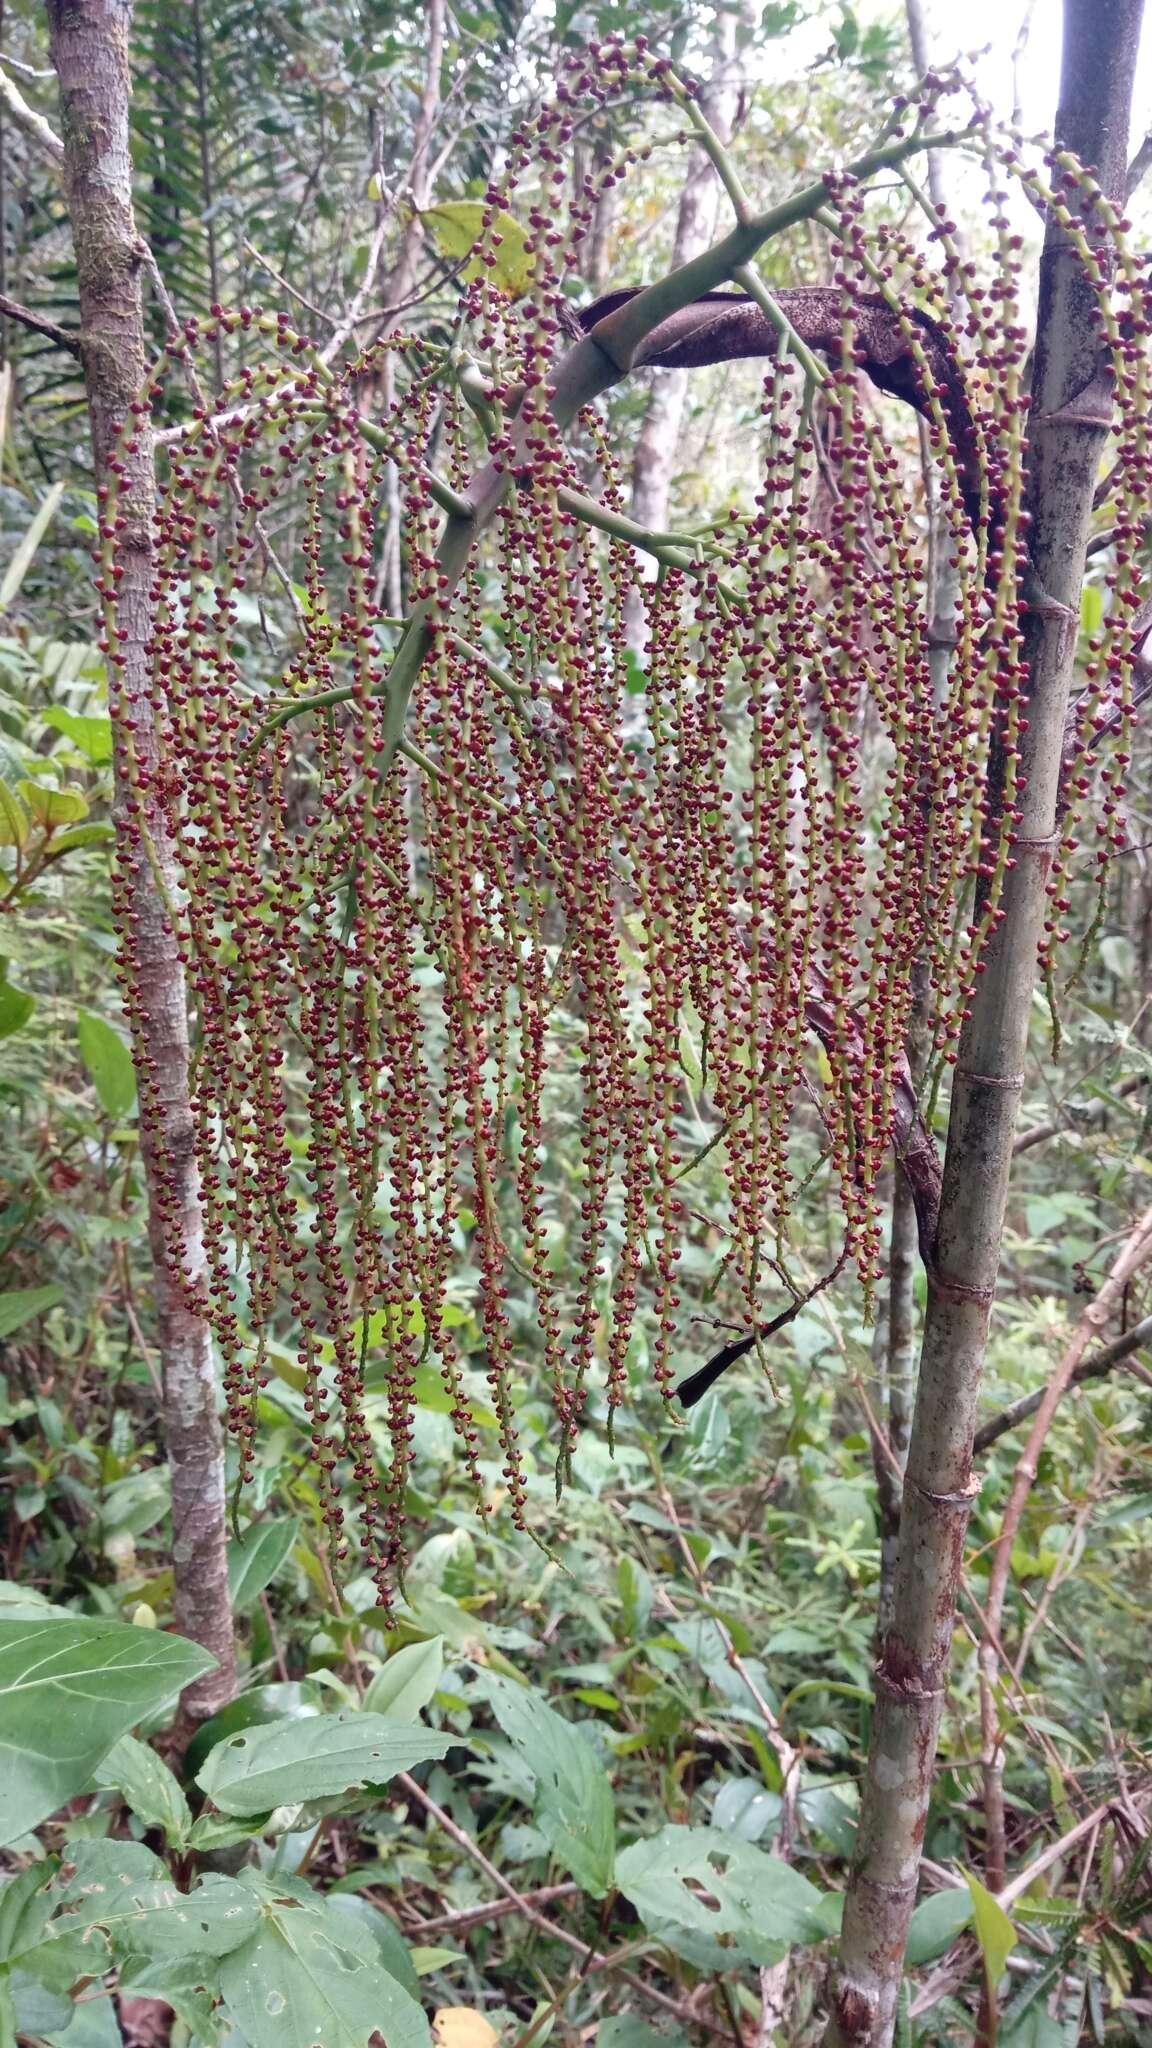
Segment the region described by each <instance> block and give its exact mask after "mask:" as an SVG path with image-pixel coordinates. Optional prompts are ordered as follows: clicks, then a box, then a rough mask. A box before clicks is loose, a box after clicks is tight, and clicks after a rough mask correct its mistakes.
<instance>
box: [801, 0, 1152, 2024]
mask: <svg viewBox="0 0 1152 2048" xmlns="http://www.w3.org/2000/svg"><path fill="white" fill-rule="evenodd" d="M1142 10H1143V0H1065V8H1064V55H1063V63H1062V71H1061V86H1060V107H1059V112H1058V115H1057V122H1056V136H1057V143H1058V145H1059V146H1060V147H1062V148H1065V149H1069V150H1071V151H1073V152H1074V153H1075V155H1077V156H1078V157H1079V158H1080V160H1081V161H1082V162H1083V163H1085V164H1087V165H1090V166H1093V167H1095V170H1096V175H1097V178H1098V180H1099V183H1100V185H1101V186H1102V188H1103V190H1104V191H1105V192H1106V193H1108V194H1110V195H1112V196H1113V197H1115V198H1118V199H1119V200H1120V202H1121V204H1123V199H1124V191H1125V170H1126V157H1127V138H1128V120H1129V110H1130V104H1131V92H1132V80H1133V76H1134V74H1135V69H1136V54H1137V47H1138V43H1139V34H1140V21H1141V15H1142ZM1110 418H1111V391H1110V386H1109V383H1108V380H1107V377H1106V376H1105V374H1104V373H1103V370H1102V365H1101V357H1100V341H1099V336H1098V326H1097V320H1096V314H1095V302H1094V297H1093V294H1092V291H1091V288H1090V287H1089V286H1088V284H1087V283H1086V281H1085V280H1084V277H1083V274H1082V272H1081V269H1080V265H1079V261H1078V258H1077V257H1076V255H1075V252H1074V250H1073V249H1072V247H1071V245H1070V243H1069V241H1068V239H1067V237H1066V236H1065V234H1064V232H1063V231H1062V230H1061V228H1060V227H1059V225H1058V224H1057V223H1056V222H1055V221H1050V222H1049V224H1048V228H1047V232H1046V235H1045V241H1044V250H1043V255H1042V258H1041V269H1040V294H1039V311H1038V317H1037V332H1036V351H1035V360H1034V369H1033V378H1032V412H1031V426H1030V435H1029V439H1030V455H1029V487H1028V503H1029V510H1030V512H1031V515H1032V529H1031V531H1032V546H1031V571H1032V587H1031V590H1030V592H1029V594H1028V595H1029V602H1030V611H1029V617H1028V621H1027V631H1026V635H1025V649H1026V656H1027V663H1028V676H1029V681H1028V687H1027V690H1026V692H1025V696H1026V702H1025V704H1024V706H1023V707H1022V708H1023V709H1024V711H1025V714H1026V716H1027V719H1028V726H1027V731H1026V733H1025V734H1024V736H1023V739H1022V744H1021V762H1020V765H1021V769H1022V776H1023V782H1024V788H1023V794H1022V796H1021V798H1020V803H1019V810H1020V819H1019V827H1018V832H1017V836H1016V841H1015V847H1014V853H1015V867H1014V868H1013V869H1012V870H1011V871H1010V873H1009V874H1008V877H1007V880H1006V884H1005V889H1004V894H1003V897H1002V900H1001V907H1002V916H1001V921H1000V923H999V926H998V928H997V930H996V932H995V934H994V936H993V937H992V939H991V940H990V942H989V944H988V947H987V949H986V952H985V956H984V963H985V964H984V971H983V973H982V974H981V976H980V978H979V981H978V983H977V988H976V992H975V994H974V997H973V1000H972V1004H971V1011H970V1015H969V1017H968V1021H967V1022H966V1024H965V1026H964V1030H963V1033H962V1036H961V1040H960V1050H959V1062H958V1065H957V1067H956V1069H955V1074H954V1081H953V1090H952V1108H951V1117H950V1122H949V1131H948V1147H947V1153H946V1157H945V1164H944V1183H943V1189H942V1196H941V1207H940V1217H939V1223H938V1227H937V1232H936V1238H935V1244H934V1246H933V1248H932V1257H931V1261H930V1268H929V1295H928V1310H927V1316H926V1320H925V1330H924V1342H923V1348H922V1351H921V1359H920V1376H919V1384H918V1388H917V1396H916V1407H915V1414H914V1418H913V1426H912V1440H911V1446H910V1449H909V1456H908V1468H907V1475H906V1480H905V1488H904V1509H903V1520H902V1526H901V1538H900V1562H899V1567H898V1572H897V1579H896V1587H895V1612H894V1617H893V1622H892V1626H891V1628H890V1629H889V1631H888V1634H887V1637H886V1639H885V1642H884V1646H883V1649H882V1652H881V1656H880V1661H879V1665H878V1668H877V1673H876V1688H875V1713H874V1719H873V1728H872V1742H871V1749H870V1753H869V1758H868V1769H867V1774H866V1779H865V1785H864V1797H863V1804H862V1809H861V1815H860V1827H859V1833H858V1838H857V1851H856V1856H855V1860H854V1864H853V1870H852V1875H851V1879H850V1883H849V1888H848V1896H847V1900H846V1903H845V1913H844V1927H843V1933H842V1936H841V1941H840V1950H839V1956H838V1959H837V1963H836V1966H835V1970H834V1975H833V1981H832V1985H831V1998H830V2017H829V2021H828V2028H827V2032H826V2035H825V2040H826V2043H827V2044H828V2048H887V2044H888V2043H889V2042H890V2041H891V2039H892V2035H893V2029H894V2025H895V2019H896V2011H897V2002H898V1999H899V1992H900V1983H901V1978H902V1975H903V1962H904V1949H905V1944H906V1940H907V1933H908V1922H909V1918H910V1916H911V1912H912V1907H913V1904H914V1902H915V1897H916V1885H917V1877H918V1873H919V1866H920V1855H921V1846H922V1842H923V1836H924V1828H925V1823H926V1820H927V1814H928V1802H929V1797H930V1794H931V1789H932V1770H933V1763H934V1760H935V1754H936V1740H937V1734H938V1730H939V1724H940V1716H941V1712H942V1709H943V1705H944V1695H945V1685H946V1679H947V1671H948V1658H949V1651H950V1647H951V1640H952V1629H953V1623H954V1615H955V1607H956V1599H957V1594H958V1589H959V1584H960V1574H961V1570H962V1566H963V1557H964V1538H965V1532H966V1530H967V1526H968V1516H969V1512H970V1509H971V1505H972V1499H973V1494H974V1492H975V1487H974V1484H973V1480H972V1441H973V1436H974V1434H975V1426H976V1406H977V1398H978V1394H979V1387H980V1375H981V1369H982V1366H983V1361H984V1352H985V1347H986V1343H987V1335H988V1320H989V1313H990V1310H991V1305H992V1300H993V1296H994V1293H995V1287H996V1276H997V1269H998V1266H999V1260H1000V1246H1001V1237H1002V1232H1003V1224H1004V1210H1005V1203H1006V1199H1007V1192H1008V1177H1009V1171H1010V1167H1011V1161H1012V1139H1013V1133H1014V1130H1015V1125H1016V1116H1017V1110H1018V1107H1019V1101H1020V1091H1021V1088H1022V1085H1023V1066H1024V1059H1025V1053H1026V1049H1027V1040H1028V1023H1029V1016H1030V1012H1031V1003H1032V990H1033V987H1034V984H1035V980H1036V963H1037V951H1038V947H1039V944H1040V940H1041V936H1042V931H1043V926H1044V920H1045V915H1046V908H1047V902H1048V898H1047V896H1046V894H1045V887H1046V883H1047V879H1048V872H1049V868H1050V866H1051V862H1052V858H1053V854H1054V852H1055V850H1056V847H1057V843H1058V836H1059V835H1058V818H1057V804H1058V793H1059V776H1060V762H1061V748H1062V742H1063V734H1064V721H1065V715H1066V711H1067V705H1068V697H1069V689H1070V684H1071V679H1072V667H1073V659H1074V655H1075V649H1076V637H1077V629H1078V625H1079V617H1080V589H1081V584H1082V581H1083V574H1084V559H1085V549H1086V545H1087V540H1088V528H1089V521H1090V516H1091V511H1092V497H1093V491H1094V487H1095V484H1096V478H1097V471H1098V464H1099V460H1100V455H1101V452H1102V448H1103V444H1104V438H1105V435H1106V433H1107V430H1108V425H1109V422H1110Z"/></svg>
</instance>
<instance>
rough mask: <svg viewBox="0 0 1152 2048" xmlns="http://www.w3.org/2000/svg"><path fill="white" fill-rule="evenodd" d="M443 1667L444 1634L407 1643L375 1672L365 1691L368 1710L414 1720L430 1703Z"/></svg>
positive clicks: (394, 1717)
mask: <svg viewBox="0 0 1152 2048" xmlns="http://www.w3.org/2000/svg"><path fill="white" fill-rule="evenodd" d="M443 1670H444V1638H443V1636H432V1637H431V1639H430V1640H429V1641H428V1642H426V1643H407V1644H406V1645H405V1647H404V1648H403V1649H402V1650H397V1651H396V1652H395V1654H394V1655H393V1656H391V1657H389V1659H388V1662H387V1663H386V1664H384V1665H382V1666H381V1669H380V1670H379V1671H378V1672H377V1673H376V1676H375V1677H374V1678H373V1680H372V1682H371V1684H370V1685H369V1687H368V1690H367V1692H366V1693H365V1695H364V1706H365V1709H366V1711H367V1712H368V1713H371V1714H387V1715H388V1716H389V1718H390V1719H391V1720H393V1721H414V1720H415V1719H416V1716H417V1715H418V1714H419V1713H421V1712H422V1710H423V1709H424V1708H425V1707H426V1706H427V1705H428V1702H429V1700H430V1699H431V1698H432V1696H433V1694H434V1693H435V1691H436V1688H437V1686H438V1685H439V1683H440V1677H441V1674H442V1672H443Z"/></svg>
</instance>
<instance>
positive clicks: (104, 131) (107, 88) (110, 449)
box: [48, 0, 235, 1717]
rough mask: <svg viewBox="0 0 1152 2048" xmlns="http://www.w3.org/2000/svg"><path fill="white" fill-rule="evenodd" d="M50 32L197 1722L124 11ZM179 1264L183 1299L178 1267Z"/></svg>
mask: <svg viewBox="0 0 1152 2048" xmlns="http://www.w3.org/2000/svg"><path fill="white" fill-rule="evenodd" d="M48 20H49V27H50V31H51V39H52V61H53V64H54V65H55V68H56V74H57V78H58V80H59V85H60V110H61V119H62V124H63V137H64V163H63V174H64V191H65V197H66V200H67V204H68V212H69V215H70V218H71V222H72V235H73V242H74V245H75V251H76V273H77V283H78V288H79V299H80V333H81V349H82V357H83V364H84V377H85V384H86V388H87V394H88V413H89V420H90V424H91V433H92V452H93V458H94V463H95V469H96V478H97V485H98V488H99V487H100V486H102V485H104V484H105V483H106V481H107V477H108V474H109V464H110V462H111V461H113V460H116V459H119V460H120V461H121V462H122V464H123V467H122V469H121V472H120V474H121V506H122V512H123V516H124V518H125V519H126V521H127V526H126V529H125V530H124V532H123V533H122V534H121V536H120V545H119V551H118V561H119V563H120V564H121V565H122V574H121V575H120V576H119V579H118V584H117V606H118V615H119V622H120V633H119V638H118V641H117V644H116V645H115V646H114V647H112V648H110V649H109V654H108V665H109V692H110V695H111V696H112V697H113V698H114V699H115V698H117V697H118V699H119V704H120V712H119V716H118V718H117V720H116V732H117V735H118V739H117V758H116V764H115V766H116V796H115V806H114V822H115V825H116V883H115V886H116V895H117V901H118V910H119V924H120V931H121V944H122V947H123V952H124V959H125V964H126V967H127V970H128V972H127V974H126V977H125V979H126V981H128V982H130V985H131V986H130V991H129V994H130V1001H131V1004H132V1007H133V1010H134V1017H133V1023H134V1039H135V1048H136V1065H137V1074H138V1078H139V1083H140V1101H141V1139H140V1142H141V1153H142V1157H143V1165H144V1176H145V1183H146V1187H147V1195H148V1235H149V1245H150V1249H151V1253H152V1264H153V1273H154V1280H155V1300H156V1321H157V1333H158V1346H159V1352H160V1362H161V1371H162V1375H163V1405H164V1437H165V1443H166V1447H167V1453H168V1464H169V1470H170V1473H171V1479H172V1562H173V1571H174V1579H175V1592H174V1608H175V1619H176V1626H177V1628H178V1629H179V1630H180V1631H181V1633H182V1634H183V1635H186V1636H188V1637H189V1638H191V1640H192V1641H194V1642H197V1643H200V1644H201V1645H202V1646H203V1647H204V1648H205V1649H206V1650H209V1651H211V1653H212V1655H213V1656H214V1657H215V1658H216V1660H217V1668H216V1669H215V1670H214V1671H210V1672H208V1673H207V1674H206V1675H205V1676H204V1677H203V1678H199V1679H197V1680H196V1682H195V1683H194V1684H193V1685H192V1686H190V1687H189V1688H188V1691H187V1692H186V1693H185V1695H184V1707H185V1711H186V1712H187V1713H188V1714H189V1715H190V1716H193V1717H197V1716H203V1715H205V1714H209V1713H211V1712H213V1711H214V1710H215V1709H216V1708H217V1707H218V1706H220V1705H221V1704H222V1703H223V1702H224V1701H225V1700H226V1699H228V1698H230V1697H231V1694H232V1691H233V1689H234V1677H235V1659H234V1649H233V1631H232V1610H231V1603H230V1600H229V1595H228V1569H227V1556H226V1518H225V1489H224V1455H223V1435H222V1430H221V1425H220V1420H219V1416H218V1413H217V1403H216V1380H215V1373H214V1370H213V1359H212V1345H211V1340H210V1336H209V1331H208V1326H207V1324H206V1323H205V1321H204V1320H203V1318H202V1316H200V1315H199V1314H198V1313H196V1311H195V1308H194V1307H193V1306H192V1300H193V1298H194V1290H195V1284H196V1282H197V1280H198V1278H199V1274H200V1270H201V1267H202V1264H203V1233H202V1225H201V1216H200V1193H199V1178H198V1173H197V1168H196V1158H195V1149H194V1142H193V1122H192V1113H191V1109H190V1105H189V1088H188V1016H187V1006H186V997H185V985H184V972H183V968H182V965H181V961H180V956H179V952H178V950H177V945H176V939H175V935H174V933H173V930H172V927H171V924H170V922H169V919H168V916H167V913H166V910H165V894H166V893H167V892H168V891H170V890H172V889H174V887H175V873H176V870H175V865H174V862H173V860H172V856H171V851H170V848H169V845H168V840H167V833H166V828H165V825H164V820H163V813H162V811H161V808H160V806H159V804H158V802H157V801H156V799H155V797H154V796H153V795H150V793H149V785H150V777H151V776H152V774H153V773H154V770H155V766H156V761H157V753H158V743H157V734H156V729H155V721H154V713H153V705H152V696H151V682H150V675H149V642H150V638H151V631H152V600H151V582H152V519H153V513H154V509H155V472H154V466H153V452H152V439H151V434H150V432H149V430H148V427H147V422H146V420H145V419H141V421H140V423H139V426H138V429H137V432H136V435H135V447H134V450H133V452H132V453H131V454H127V455H124V456H122V457H119V458H117V457H116V454H115V449H116V441H117V436H118V433H119V428H120V423H121V422H122V421H123V420H124V419H125V418H126V417H127V416H128V413H129V408H130V407H131V405H132V403H133V401H134V400H135V399H136V397H137V394H138V392H139V390H140V387H141V384H142V383H143V380H144V375H145V368H146V355H145V345H144V323H143V315H142V309H141V297H140V243H139V238H138V235H137V230H136V221H135V216H134V213H133V207H132V164H131V156H130V153H129V136H128V108H129V101H130V93H131V84H130V80H131V72H130V65H129V44H128V39H129V32H130V29H131V24H132V4H131V0H48ZM176 1247H179V1248H180V1250H179V1252H177V1251H176V1249H175V1248H176ZM181 1257H182V1258H183V1262H184V1266H185V1269H186V1273H187V1276H188V1281H189V1282H190V1283H191V1285H190V1286H189V1285H186V1284H185V1281H184V1279H183V1278H182V1276H181V1273H180V1270H179V1264H178V1260H179V1258H181Z"/></svg>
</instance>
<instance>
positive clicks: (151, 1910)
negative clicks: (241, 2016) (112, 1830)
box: [56, 1842, 260, 1958]
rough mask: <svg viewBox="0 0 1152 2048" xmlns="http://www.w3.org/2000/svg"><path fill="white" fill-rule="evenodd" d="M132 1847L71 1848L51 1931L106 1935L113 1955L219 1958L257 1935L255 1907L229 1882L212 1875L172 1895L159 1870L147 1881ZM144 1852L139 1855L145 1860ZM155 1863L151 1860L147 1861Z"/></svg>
mask: <svg viewBox="0 0 1152 2048" xmlns="http://www.w3.org/2000/svg"><path fill="white" fill-rule="evenodd" d="M139 1848H140V1845H139V1843H137V1842H77V1843H76V1844H75V1845H74V1847H73V1849H72V1851H71V1856H70V1860H71V1861H72V1862H73V1863H74V1864H75V1866H76V1871H75V1875H74V1876H73V1877H72V1878H71V1880H70V1881H69V1883H68V1885H67V1887H66V1888H65V1891H64V1895H63V1904H62V1908H61V1911H60V1913H59V1915H58V1917H57V1921H56V1925H57V1926H58V1928H59V1929H60V1931H61V1933H62V1934H69V1933H72V1932H73V1931H74V1930H78V1929H83V1930H84V1932H85V1936H86V1937H87V1935H88V1934H89V1933H90V1932H91V1931H92V1930H95V1931H97V1932H98V1933H100V1934H102V1935H104V1936H105V1937H106V1938H107V1940H108V1942H109V1944H110V1946H111V1948H112V1951H113V1953H114V1954H115V1955H117V1956H122V1955H130V1956H151V1957H153V1958H159V1957H163V1956H174V1957H180V1956H182V1955H189V1954H192V1955H204V1956H224V1955H228V1954H229V1953H230V1952H231V1950H232V1949H235V1948H239V1947H240V1946H241V1944H242V1943H243V1942H246V1941H247V1940H248V1939H249V1938H250V1936H251V1935H252V1934H253V1933H254V1932H255V1930H256V1927H257V1926H258V1924H259V1920H260V1908H259V1906H258V1904H257V1902H256V1900H255V1899H254V1898H253V1897H252V1895H251V1893H250V1892H248V1891H245V1890H244V1889H243V1888H242V1887H241V1886H240V1885H239V1884H237V1882H236V1880H235V1878H232V1877H219V1876H217V1875H216V1873H215V1872H210V1873H209V1875H208V1876H207V1877H202V1878H201V1880H200V1882H199V1884H197V1885H195V1886H194V1887H193V1889H192V1890H191V1891H190V1892H180V1891H178V1890H177V1889H176V1886H175V1885H174V1884H173V1882H172V1880H171V1878H170V1877H169V1876H168V1873H167V1871H166V1870H165V1869H164V1867H163V1865H162V1864H160V1865H158V1866H157V1868H158V1871H159V1875H155V1874H153V1873H151V1872H149V1873H147V1874H145V1870H144V1866H143V1862H142V1860H141V1859H140V1857H139V1855H138V1854H137V1853H136V1852H138V1851H139ZM148 1853H149V1852H148V1851H147V1850H145V1851H144V1855H145V1856H147V1855H148ZM152 1861H153V1862H155V1858H153V1859H152Z"/></svg>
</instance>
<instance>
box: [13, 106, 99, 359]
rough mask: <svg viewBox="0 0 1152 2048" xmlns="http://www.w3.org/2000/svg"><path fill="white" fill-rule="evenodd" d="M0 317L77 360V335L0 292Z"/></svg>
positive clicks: (78, 342) (78, 349) (78, 339)
mask: <svg viewBox="0 0 1152 2048" xmlns="http://www.w3.org/2000/svg"><path fill="white" fill-rule="evenodd" d="M2 76H3V73H0V77H2ZM0 317H2V318H3V319H5V320H18V321H19V322H20V325H21V327H28V328H30V329H31V331H32V333H33V334H43V335H45V336H46V337H47V339H48V340H49V341H51V342H54V343H55V344H56V347H57V348H63V349H67V351H68V354H69V355H70V356H76V357H77V358H79V355H80V336H79V335H78V334H77V333H75V332H74V331H73V330H72V329H70V328H67V327H57V325H56V322H55V321H54V320H46V319H45V317H44V315H43V313H35V312H33V310H32V308H31V306H21V305H18V304H17V302H16V300H15V299H10V298H9V297H8V294H7V292H0Z"/></svg>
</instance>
